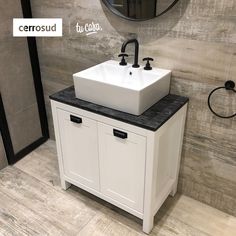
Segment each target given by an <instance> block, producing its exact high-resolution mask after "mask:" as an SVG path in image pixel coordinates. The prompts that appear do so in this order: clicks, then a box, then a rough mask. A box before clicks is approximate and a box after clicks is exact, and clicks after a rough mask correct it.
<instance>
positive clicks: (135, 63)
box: [121, 39, 139, 68]
mask: <svg viewBox="0 0 236 236" xmlns="http://www.w3.org/2000/svg"><path fill="white" fill-rule="evenodd" d="M130 43H134V46H135V51H134V64H133V66H132V67H134V68H138V67H139V64H138V54H139V43H138V40H137V39H129V40H127V41H125V42H124V43H123V45H122V47H121V52H122V53H124V52H125V49H126V46H127V45H128V44H130Z"/></svg>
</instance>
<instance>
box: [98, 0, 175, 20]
mask: <svg viewBox="0 0 236 236" xmlns="http://www.w3.org/2000/svg"><path fill="white" fill-rule="evenodd" d="M102 1H103V2H104V4H105V5H106V6H107V7H108V8H109V9H110V10H111V11H112V12H113V13H115V14H116V15H118V16H120V17H123V18H125V19H127V20H134V21H142V20H149V19H152V18H154V17H157V16H161V15H163V14H164V13H166V12H167V11H169V10H170V9H171V8H172V7H173V6H174V5H175V4H176V3H177V2H178V1H179V0H102Z"/></svg>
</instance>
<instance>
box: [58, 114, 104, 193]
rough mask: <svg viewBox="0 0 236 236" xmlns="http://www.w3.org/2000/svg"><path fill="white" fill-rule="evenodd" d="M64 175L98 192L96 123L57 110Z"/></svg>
mask: <svg viewBox="0 0 236 236" xmlns="http://www.w3.org/2000/svg"><path fill="white" fill-rule="evenodd" d="M58 117H59V132H60V137H61V148H62V155H63V168H64V173H65V175H66V176H68V177H69V178H72V179H73V180H75V181H77V182H79V183H80V184H83V185H85V186H87V187H90V188H93V189H96V190H99V169H98V168H99V164H98V141H97V122H96V121H94V120H91V119H89V118H86V117H82V116H80V115H77V114H72V113H69V112H66V111H62V110H58Z"/></svg>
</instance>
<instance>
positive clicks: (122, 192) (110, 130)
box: [98, 123, 146, 212]
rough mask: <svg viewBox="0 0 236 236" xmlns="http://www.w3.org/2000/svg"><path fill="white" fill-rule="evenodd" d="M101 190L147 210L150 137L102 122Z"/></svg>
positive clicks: (100, 150) (140, 210)
mask: <svg viewBox="0 0 236 236" xmlns="http://www.w3.org/2000/svg"><path fill="white" fill-rule="evenodd" d="M98 129H99V161H100V183H101V192H102V193H103V194H104V195H106V196H108V197H111V198H112V199H113V200H116V201H118V202H120V203H122V204H124V205H126V206H128V207H130V208H132V209H134V210H137V211H139V212H142V211H143V196H144V175H145V154H146V138H145V137H143V136H140V135H137V134H134V133H131V132H127V131H124V130H120V129H119V128H115V127H111V126H108V125H105V124H101V123H98Z"/></svg>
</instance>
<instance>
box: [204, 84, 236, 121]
mask: <svg viewBox="0 0 236 236" xmlns="http://www.w3.org/2000/svg"><path fill="white" fill-rule="evenodd" d="M223 88H224V89H226V90H231V91H233V92H235V93H236V90H235V83H234V81H232V80H228V81H226V82H225V86H222V87H218V88H215V89H213V90H212V91H211V93H210V94H209V96H208V107H209V109H210V110H211V112H212V113H213V114H214V115H216V116H218V117H220V118H224V119H229V118H233V117H234V116H236V113H234V114H233V115H230V116H222V115H219V114H217V113H216V112H215V111H214V110H213V109H212V107H211V103H210V100H211V95H212V94H213V93H214V92H215V91H217V90H219V89H223Z"/></svg>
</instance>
